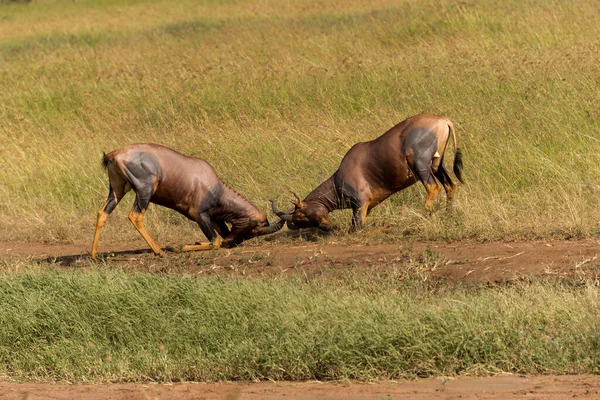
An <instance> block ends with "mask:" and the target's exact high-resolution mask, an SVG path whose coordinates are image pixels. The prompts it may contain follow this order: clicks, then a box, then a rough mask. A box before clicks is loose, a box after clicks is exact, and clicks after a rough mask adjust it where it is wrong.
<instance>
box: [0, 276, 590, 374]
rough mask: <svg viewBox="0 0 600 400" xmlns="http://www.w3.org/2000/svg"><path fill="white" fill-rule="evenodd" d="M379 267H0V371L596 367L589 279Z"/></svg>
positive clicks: (439, 371)
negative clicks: (260, 272) (131, 270)
mask: <svg viewBox="0 0 600 400" xmlns="http://www.w3.org/2000/svg"><path fill="white" fill-rule="evenodd" d="M378 271H379V272H375V271H373V272H372V273H365V271H361V272H350V271H347V272H346V273H345V274H344V275H342V276H338V277H337V278H336V279H335V281H329V280H327V279H323V278H318V277H317V278H311V279H301V278H285V279H283V278H282V279H276V280H269V279H243V280H242V279H233V278H219V277H212V278H205V279H195V278H193V277H191V276H175V275H153V274H143V273H135V274H124V273H123V272H120V271H116V270H112V269H106V268H98V269H95V270H91V271H87V272H86V273H80V272H77V271H64V270H62V271H61V270H45V271H39V270H38V269H37V267H32V266H19V268H16V269H10V268H9V270H7V271H6V273H4V274H2V275H1V276H0V323H1V325H2V327H3V328H2V330H0V374H2V375H4V376H8V377H11V378H14V379H45V380H68V381H74V382H106V381H148V380H156V381H217V380H257V379H260V380H263V379H272V380H288V379H289V380H304V379H322V380H327V379H359V380H370V379H394V378H401V377H402V378H404V377H409V378H414V377H428V376H438V375H444V376H455V375H489V374H494V373H498V372H511V373H554V374H561V373H598V362H599V361H600V360H599V359H598V354H600V342H599V341H598V335H597V332H598V329H599V328H600V327H599V326H598V321H599V318H598V315H599V312H600V308H599V305H600V302H599V301H598V300H599V298H598V295H599V292H598V288H597V287H596V286H594V285H593V284H592V283H591V282H590V283H587V284H579V285H577V286H573V285H571V284H569V283H568V282H559V281H555V282H550V283H548V282H546V283H543V282H521V283H518V284H513V285H507V286H497V287H487V288H485V287H479V288H471V289H470V290H464V289H462V288H460V287H449V286H444V285H438V286H437V287H436V288H429V287H427V286H426V285H425V284H424V283H423V281H414V280H410V279H405V278H404V275H403V272H402V271H400V270H397V269H388V270H386V271H382V270H378Z"/></svg>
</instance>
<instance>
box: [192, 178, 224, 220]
mask: <svg viewBox="0 0 600 400" xmlns="http://www.w3.org/2000/svg"><path fill="white" fill-rule="evenodd" d="M222 196H223V185H222V184H221V183H217V184H215V185H213V186H212V187H211V188H210V189H209V190H208V191H207V192H206V194H205V195H204V198H203V199H202V201H201V202H200V207H199V208H198V213H200V214H201V213H205V212H206V211H208V210H210V209H211V208H214V207H218V206H220V205H221V197H222Z"/></svg>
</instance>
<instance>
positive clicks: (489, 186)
mask: <svg viewBox="0 0 600 400" xmlns="http://www.w3.org/2000/svg"><path fill="white" fill-rule="evenodd" d="M0 21H2V25H1V26H0V62H2V66H3V67H2V69H1V70H0V140H1V142H2V146H1V148H0V171H2V172H1V173H0V217H1V218H0V240H4V241H7V240H36V241H40V240H43V241H49V242H85V241H88V240H90V237H91V236H92V231H93V226H94V219H95V215H96V211H97V209H98V208H99V206H100V205H101V204H102V202H103V201H104V199H105V196H106V194H107V192H108V188H107V178H106V177H105V176H104V173H103V171H102V169H101V168H100V166H99V164H100V158H101V155H102V152H103V151H110V150H112V149H115V148H117V147H120V146H123V145H126V144H129V143H132V142H158V143H162V144H165V145H168V146H171V147H174V148H176V149H178V150H180V151H182V152H184V153H186V154H190V155H193V156H198V157H202V158H204V159H206V160H208V161H209V162H210V163H211V164H212V165H213V166H214V167H215V168H216V170H217V171H218V173H219V174H220V175H221V176H222V178H223V179H224V180H225V181H227V182H228V183H230V184H231V185H232V186H233V187H234V188H235V189H237V190H238V191H240V192H241V193H243V194H244V195H246V196H247V197H249V198H250V199H251V200H252V201H254V202H255V203H256V204H257V205H258V206H259V207H260V208H262V209H267V200H268V198H276V199H277V200H278V201H279V202H280V203H282V205H283V204H285V203H287V201H288V198H289V197H290V196H288V195H287V194H286V192H287V191H288V190H293V191H295V192H297V193H298V194H299V195H301V196H302V195H305V194H306V193H308V192H309V191H310V190H311V189H312V188H314V187H315V186H316V185H317V184H318V183H320V182H321V181H322V180H324V179H326V178H328V177H329V176H330V175H331V173H333V172H334V171H335V169H336V167H337V165H338V164H339V162H340V160H341V158H342V156H343V154H344V153H345V152H346V151H347V150H348V149H349V148H350V146H351V145H352V144H354V143H356V142H358V141H364V140H369V139H372V138H374V137H377V136H378V135H380V134H382V133H383V132H385V131H386V130H387V129H388V128H390V127H391V126H393V125H394V124H396V123H398V122H399V121H401V120H403V119H404V118H406V117H408V116H410V115H413V114H416V113H419V112H422V111H425V112H431V113H437V114H442V115H445V116H447V117H449V118H450V119H451V120H453V121H454V122H455V124H456V127H457V134H458V140H459V143H460V144H461V146H462V148H463V149H464V154H465V171H464V174H465V177H466V179H467V181H468V183H467V185H463V186H461V187H460V188H459V192H458V198H457V202H456V209H455V212H454V214H453V215H451V216H448V215H447V214H445V213H443V212H438V213H437V214H435V215H434V216H433V217H431V218H422V217H421V215H420V213H419V211H420V209H421V207H422V204H423V202H424V189H423V188H422V187H421V186H420V185H415V186H414V187H411V188H409V189H407V190H405V191H403V192H401V193H399V194H397V195H395V196H393V197H392V198H391V199H390V200H388V201H386V202H384V203H383V204H382V205H381V206H379V207H378V208H377V209H375V211H374V212H373V213H372V216H371V222H372V223H375V224H377V223H381V222H382V221H387V222H388V223H390V224H392V226H393V227H394V234H395V235H396V237H398V238H406V237H409V238H416V239H433V238H444V239H451V240H460V239H464V238H475V239H490V238H491V239H503V238H504V239H506V238H509V239H514V238H533V237H538V238H539V237H543V238H547V237H572V236H575V237H597V236H598V223H599V222H600V219H599V218H600V217H599V216H598V215H599V214H598V213H597V212H596V210H597V209H598V207H599V206H600V204H599V203H600V202H599V200H598V199H599V196H598V195H599V193H600V186H599V185H598V182H599V181H600V168H599V167H598V154H599V150H600V146H599V142H600V134H599V132H600V114H599V113H600V112H599V110H598V107H597V104H598V103H599V100H600V98H599V92H598V90H597V82H598V78H599V75H598V69H597V57H596V54H597V51H596V50H597V47H598V45H599V43H600V42H599V40H600V39H599V38H600V16H599V14H598V13H597V12H596V3H595V2H594V1H591V0H590V1H586V0H583V1H580V2H578V3H577V7H572V6H571V5H568V4H565V3H563V2H559V1H541V0H531V1H509V2H499V1H484V0H476V1H472V2H469V3H468V4H467V3H464V4H463V3H461V4H456V3H455V2H451V1H445V0H429V1H410V0H406V1H402V2H396V1H388V0H379V1H375V2H369V3H365V2H360V1H348V2H345V3H344V7H343V9H342V8H340V7H337V6H335V4H328V3H323V2H313V1H308V0H307V1H282V2H277V4H275V3H268V2H267V3H265V2H258V1H253V0H246V1H210V2H191V1H182V2H178V3H177V5H174V4H173V3H172V2H170V1H159V0H157V1H127V2H116V1H103V2H92V1H78V2H75V3H69V4H64V2H60V1H52V0H47V1H42V0H40V1H35V2H32V3H31V4H27V5H23V4H3V5H0ZM450 160H451V157H450V158H449V160H448V161H450ZM131 202H132V199H131V198H129V197H128V198H126V199H125V200H124V205H121V206H120V207H119V208H118V209H117V211H116V213H115V215H117V217H114V218H112V219H111V220H110V221H109V223H108V224H107V227H106V232H104V235H103V238H104V239H103V240H107V241H108V240H111V239H112V240H116V239H117V238H118V239H119V240H123V241H129V240H133V239H134V238H137V232H135V230H134V229H132V228H131V226H130V225H129V223H128V222H127V221H126V218H125V216H126V214H127V213H128V211H129V208H130V203H131ZM443 202H444V198H443V196H441V199H440V200H439V203H440V205H442V204H443ZM118 221H121V222H118ZM336 222H337V223H338V224H339V225H340V226H341V227H342V228H344V227H347V226H348V224H349V217H348V216H347V214H345V213H339V212H338V213H337V215H336ZM147 225H148V227H149V229H150V231H151V232H152V234H153V235H155V236H156V238H157V240H159V241H163V242H164V241H173V240H178V241H181V240H182V238H187V237H190V235H193V234H196V235H197V234H198V231H197V228H196V227H194V226H193V224H190V223H189V222H187V221H185V220H184V219H183V217H179V216H177V215H175V214H173V213H171V212H168V211H165V210H161V209H158V208H156V207H152V211H151V212H150V213H149V215H148V217H147Z"/></svg>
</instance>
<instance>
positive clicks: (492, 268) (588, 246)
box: [0, 240, 600, 284]
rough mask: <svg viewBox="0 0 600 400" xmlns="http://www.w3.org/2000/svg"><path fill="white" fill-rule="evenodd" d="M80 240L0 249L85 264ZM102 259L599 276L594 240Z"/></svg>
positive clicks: (492, 277) (323, 270)
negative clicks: (73, 243)
mask: <svg viewBox="0 0 600 400" xmlns="http://www.w3.org/2000/svg"><path fill="white" fill-rule="evenodd" d="M88 250H89V249H88V248H87V246H85V245H44V244H31V243H25V244H23V243H0V257H15V258H18V259H30V260H35V261H39V262H40V263H41V264H43V265H49V266H53V265H55V266H59V267H64V268H85V267H88V266H89V265H90V259H89V256H88ZM100 250H101V251H104V253H101V254H99V257H100V259H101V260H103V261H106V262H107V263H108V264H109V265H111V266H113V265H114V266H118V267H121V268H123V269H125V270H127V271H148V272H157V273H187V274H196V275H211V274H220V275H236V276H240V277H242V276H244V277H252V276H272V275H281V274H302V275H306V276H311V275H314V274H320V275H322V274H335V273H337V272H339V271H342V270H343V271H345V270H348V269H361V268H362V269H364V268H369V267H371V268H383V269H385V268H388V267H390V266H399V267H401V268H405V269H406V270H407V274H415V275H419V276H423V277H424V279H439V280H444V281H447V282H450V283H456V284H461V283H491V284H493V283H501V282H506V281H512V280H519V279H525V278H528V277H570V278H576V279H577V278H582V279H583V278H585V279H596V278H597V277H600V241H592V240H579V241H578V240H563V241H526V242H493V243H469V242H460V243H444V242H430V243H426V242H414V243H411V242H406V243H404V242H403V243H384V244H381V243H379V244H344V243H335V242H333V241H330V242H323V243H306V242H305V243H303V244H302V245H284V246H279V245H277V246H276V245H272V244H268V243H267V244H261V245H252V244H248V245H246V246H243V247H239V248H236V249H220V250H216V251H204V252H195V253H174V252H169V253H167V257H165V258H160V257H156V256H154V255H153V254H152V253H151V252H150V251H149V250H148V249H147V248H146V247H145V246H144V244H143V243H140V244H139V247H138V246H136V245H131V244H129V245H124V244H109V245H105V246H104V247H103V248H101V249H100Z"/></svg>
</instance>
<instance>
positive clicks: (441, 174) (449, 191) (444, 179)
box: [434, 161, 456, 208]
mask: <svg viewBox="0 0 600 400" xmlns="http://www.w3.org/2000/svg"><path fill="white" fill-rule="evenodd" d="M434 175H435V177H436V178H437V179H438V180H439V181H440V182H441V184H442V186H444V190H445V191H446V199H447V200H446V203H447V207H448V208H450V207H451V206H452V200H454V193H455V192H456V183H455V182H454V181H453V180H452V178H451V177H450V175H449V174H448V171H446V169H445V168H444V164H443V161H442V162H440V165H439V167H438V169H437V171H435V172H434Z"/></svg>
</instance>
